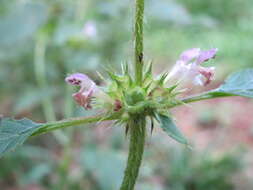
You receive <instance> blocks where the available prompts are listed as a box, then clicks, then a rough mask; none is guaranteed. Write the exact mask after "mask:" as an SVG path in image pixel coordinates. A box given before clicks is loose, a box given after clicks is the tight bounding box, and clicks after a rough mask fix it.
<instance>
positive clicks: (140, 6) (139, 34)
mask: <svg viewBox="0 0 253 190" xmlns="http://www.w3.org/2000/svg"><path fill="white" fill-rule="evenodd" d="M143 14H144V0H136V9H135V29H134V34H135V47H134V49H135V77H136V82H137V84H138V85H140V86H141V84H142V72H143Z"/></svg>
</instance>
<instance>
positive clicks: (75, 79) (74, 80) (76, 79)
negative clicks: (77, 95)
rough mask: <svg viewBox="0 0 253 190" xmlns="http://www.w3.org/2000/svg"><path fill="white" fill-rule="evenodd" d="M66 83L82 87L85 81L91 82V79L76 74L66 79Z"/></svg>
mask: <svg viewBox="0 0 253 190" xmlns="http://www.w3.org/2000/svg"><path fill="white" fill-rule="evenodd" d="M65 81H66V82H67V83H69V84H71V85H75V86H81V85H82V84H83V83H84V82H85V81H91V79H90V78H89V77H88V76H87V75H85V74H82V73H74V74H72V75H69V76H67V77H66V78H65Z"/></svg>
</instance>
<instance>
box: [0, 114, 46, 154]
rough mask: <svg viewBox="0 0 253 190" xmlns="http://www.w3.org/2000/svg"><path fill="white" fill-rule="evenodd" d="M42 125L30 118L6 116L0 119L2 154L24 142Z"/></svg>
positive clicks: (0, 148) (0, 147) (0, 151)
mask: <svg viewBox="0 0 253 190" xmlns="http://www.w3.org/2000/svg"><path fill="white" fill-rule="evenodd" d="M40 127H41V124H37V123H34V122H32V121H31V120H28V119H22V120H14V119H10V118H4V119H2V120H0V156H2V155H3V154H4V153H6V152H8V151H11V150H13V149H15V148H16V147H17V146H19V145H21V144H23V143H24V141H25V140H26V139H27V138H28V137H29V136H30V135H32V133H34V132H35V131H36V130H38V129H39V128H40Z"/></svg>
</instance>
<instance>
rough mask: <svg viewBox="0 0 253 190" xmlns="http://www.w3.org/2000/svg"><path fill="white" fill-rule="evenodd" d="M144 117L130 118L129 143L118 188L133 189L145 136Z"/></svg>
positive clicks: (122, 189)
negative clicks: (123, 173) (121, 179)
mask: <svg viewBox="0 0 253 190" xmlns="http://www.w3.org/2000/svg"><path fill="white" fill-rule="evenodd" d="M145 125H146V122H145V118H137V119H134V120H130V122H129V130H130V145H129V154H128V160H127V167H126V169H125V176H124V179H123V182H122V184H121V187H120V190H133V189H134V185H135V182H136V179H137V177H138V173H139V168H140V166H141V161H142V155H143V152H144V144H145V136H146V134H145V133H146V128H145Z"/></svg>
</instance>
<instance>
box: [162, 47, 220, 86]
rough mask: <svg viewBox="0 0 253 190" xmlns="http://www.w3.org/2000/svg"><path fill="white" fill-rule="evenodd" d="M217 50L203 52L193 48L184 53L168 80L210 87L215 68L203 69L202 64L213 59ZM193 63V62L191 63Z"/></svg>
mask: <svg viewBox="0 0 253 190" xmlns="http://www.w3.org/2000/svg"><path fill="white" fill-rule="evenodd" d="M216 53H217V48H213V49H210V50H207V51H201V50H200V49H199V48H193V49H189V50H186V51H184V52H183V53H182V54H181V55H180V59H179V60H178V61H177V62H176V64H175V66H174V67H173V68H172V71H171V72H170V73H169V75H168V77H167V80H172V79H175V78H176V79H177V80H178V81H191V82H192V83H193V84H194V85H208V84H209V83H210V82H211V81H212V80H213V79H214V71H215V67H203V66H201V64H202V63H203V62H206V61H208V60H209V59H213V58H214V57H215V55H216ZM191 61H193V62H191Z"/></svg>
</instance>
